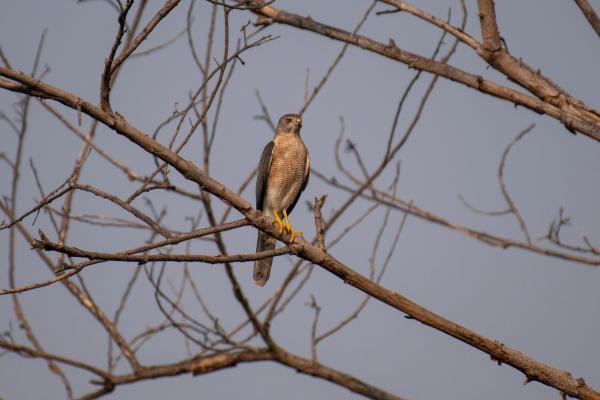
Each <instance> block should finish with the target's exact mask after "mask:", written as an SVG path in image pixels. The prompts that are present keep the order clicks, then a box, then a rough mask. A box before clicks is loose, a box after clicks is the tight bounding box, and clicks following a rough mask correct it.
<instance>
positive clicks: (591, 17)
mask: <svg viewBox="0 0 600 400" xmlns="http://www.w3.org/2000/svg"><path fill="white" fill-rule="evenodd" d="M575 3H577V6H578V7H579V9H580V10H581V12H582V13H583V15H585V17H586V18H587V20H588V22H589V23H590V25H591V26H592V28H594V30H595V31H596V33H597V34H598V36H600V18H598V14H596V11H594V8H593V7H592V5H591V4H590V3H589V2H588V1H587V0H575Z"/></svg>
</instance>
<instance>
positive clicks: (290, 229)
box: [283, 210, 302, 242]
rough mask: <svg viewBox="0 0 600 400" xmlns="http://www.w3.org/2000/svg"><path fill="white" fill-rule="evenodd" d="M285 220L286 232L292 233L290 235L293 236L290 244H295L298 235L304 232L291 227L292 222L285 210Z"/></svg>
mask: <svg viewBox="0 0 600 400" xmlns="http://www.w3.org/2000/svg"><path fill="white" fill-rule="evenodd" d="M283 218H284V219H285V230H287V231H288V232H289V233H290V235H291V238H290V242H293V241H294V238H295V237H296V235H297V234H298V233H302V232H300V231H295V230H293V229H292V226H291V225H290V221H289V219H288V215H287V210H283Z"/></svg>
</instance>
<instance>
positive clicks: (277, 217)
mask: <svg viewBox="0 0 600 400" xmlns="http://www.w3.org/2000/svg"><path fill="white" fill-rule="evenodd" d="M284 215H285V211H284ZM273 216H274V217H275V221H273V223H274V224H277V225H279V234H280V235H281V233H282V232H283V227H284V226H285V225H284V223H283V221H282V220H281V217H279V214H278V213H277V210H273Z"/></svg>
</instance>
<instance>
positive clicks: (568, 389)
mask: <svg viewBox="0 0 600 400" xmlns="http://www.w3.org/2000/svg"><path fill="white" fill-rule="evenodd" d="M0 75H2V76H5V77H6V78H9V79H11V80H14V81H16V82H18V84H16V85H17V86H15V85H14V84H11V85H8V86H9V87H11V88H13V89H14V90H15V91H19V92H24V93H27V94H30V95H34V96H38V97H46V98H51V99H54V100H56V101H59V102H61V103H62V104H64V105H66V106H68V107H70V108H72V109H77V107H78V106H79V107H80V108H81V110H82V112H84V113H86V114H88V115H89V116H91V117H92V118H94V119H96V120H98V121H99V122H101V123H103V124H105V125H106V126H108V127H110V128H111V129H113V130H114V131H115V132H116V133H118V134H119V135H122V136H124V137H125V138H127V139H128V140H130V141H132V142H133V143H135V144H137V145H138V146H140V147H141V148H143V149H144V150H145V151H147V152H150V153H151V154H154V155H156V156H157V157H159V158H160V159H162V160H163V161H164V162H167V163H169V164H170V165H171V166H172V167H173V168H175V169H176V170H178V171H179V172H180V173H181V174H182V175H183V176H184V177H185V178H187V179H188V180H191V181H193V182H196V183H197V184H198V185H200V187H201V188H202V189H203V190H205V191H207V192H209V193H211V194H213V195H214V196H216V197H218V198H219V199H221V200H222V201H223V202H225V203H227V204H230V205H231V206H233V207H235V208H236V209H237V210H238V211H239V212H240V213H242V214H243V215H244V216H245V217H246V218H247V219H248V220H249V221H250V222H251V223H252V225H254V226H255V227H257V228H258V229H260V230H261V231H263V232H265V233H268V234H270V235H271V236H273V237H275V238H277V239H279V240H281V241H284V242H285V241H287V240H288V238H287V236H284V235H281V234H279V233H278V231H277V230H276V229H275V228H274V227H273V225H272V219H271V218H270V217H269V216H268V215H267V214H265V213H262V212H260V211H258V210H255V209H254V208H252V206H251V205H250V203H249V202H248V201H246V200H245V199H243V198H242V197H241V196H239V195H238V194H237V193H235V192H234V191H232V190H230V189H229V188H227V187H225V186H224V185H223V184H221V183H220V182H218V181H217V180H215V179H213V178H211V177H210V176H208V175H207V174H206V173H205V172H204V171H202V170H200V169H199V168H198V167H197V166H196V165H194V164H193V163H192V162H190V161H188V160H186V159H184V158H182V157H181V156H179V155H177V154H175V153H174V152H172V151H170V150H169V149H168V148H166V147H165V146H163V145H161V144H160V143H158V142H156V141H155V140H153V139H151V138H150V137H149V136H148V135H145V134H144V133H143V132H141V131H140V130H138V129H137V128H135V127H134V126H133V125H131V124H130V123H129V122H128V121H127V120H126V119H125V118H124V117H123V116H121V115H119V114H114V113H109V112H105V111H103V110H102V109H101V108H100V107H98V106H95V105H93V104H92V103H90V102H88V101H85V100H82V99H81V98H79V97H77V96H75V95H73V94H71V93H69V92H66V91H64V90H61V89H59V88H56V87H54V86H51V85H49V84H47V83H44V82H42V81H40V80H38V79H35V78H32V77H30V76H27V75H26V74H24V73H22V72H16V71H13V70H10V69H8V68H0ZM4 86H7V85H4ZM290 246H291V249H292V250H293V252H294V253H295V254H297V255H298V256H299V257H301V258H303V259H305V260H307V261H310V262H312V263H314V264H318V265H320V266H321V267H323V268H324V269H326V270H327V271H329V272H330V273H332V274H334V275H336V276H337V277H339V278H340V279H342V280H343V281H344V282H346V283H348V284H350V285H352V286H354V287H356V288H357V289H359V290H361V291H363V292H364V293H366V294H368V295H370V296H372V297H374V298H376V299H378V300H380V301H381V302H383V303H385V304H388V305H389V306H391V307H393V308H395V309H397V310H399V311H401V312H403V313H405V314H407V315H409V316H411V317H412V318H414V319H416V320H418V321H420V322H422V323H423V324H425V325H428V326H431V327H433V328H435V329H437V330H439V331H441V332H444V333H446V334H448V335H450V336H452V337H454V338H456V339H458V340H460V341H462V342H464V343H466V344H468V345H470V346H472V347H474V348H476V349H479V350H481V351H483V352H485V353H486V354H489V355H490V357H491V358H492V359H493V360H496V361H497V362H499V363H506V364H508V365H511V366H512V367H514V368H516V369H517V370H519V371H521V372H522V373H524V374H525V376H526V378H527V379H528V380H529V381H533V380H535V381H539V382H541V383H544V384H546V385H549V386H552V387H554V388H556V389H557V390H559V391H561V392H562V393H565V394H566V395H568V396H572V397H577V398H580V399H584V400H588V399H595V400H598V399H600V393H598V392H597V391H595V390H594V389H592V388H591V387H589V386H587V385H586V384H585V382H584V381H583V380H582V379H574V378H573V377H572V376H571V374H570V373H568V372H566V371H561V370H559V369H556V368H553V367H551V366H549V365H546V364H543V363H541V362H539V361H537V360H535V359H533V358H531V357H529V356H527V355H525V354H523V353H521V352H519V351H517V350H515V349H512V348H510V347H508V346H505V345H504V344H503V343H500V342H498V341H495V340H492V339H489V338H487V337H484V336H482V335H479V334H477V333H476V332H474V331H471V330H469V329H467V328H465V327H463V326H461V325H459V324H456V323H454V322H452V321H449V320H447V319H445V318H443V317H441V316H439V315H437V314H435V313H433V312H431V311H429V310H427V309H425V308H424V307H421V306H419V305H418V304H416V303H414V302H412V301H411V300H409V299H408V298H406V297H404V296H402V295H400V294H399V293H396V292H394V291H392V290H389V289H386V288H384V287H382V286H380V285H377V284H376V283H374V282H372V281H371V280H369V279H367V278H366V277H364V276H362V275H360V274H358V273H357V272H355V271H353V270H352V269H350V268H349V267H348V266H346V265H345V264H343V263H342V262H340V261H339V260H337V259H336V258H335V257H333V256H332V255H330V254H328V253H326V252H324V251H323V250H321V249H319V248H318V247H317V246H313V245H311V244H310V243H308V242H306V241H305V240H304V239H302V238H301V237H296V239H295V240H294V242H293V243H291V244H290ZM130 361H131V360H130ZM133 361H134V362H135V361H136V360H135V358H133ZM134 365H135V364H134ZM136 366H137V365H136ZM134 369H135V370H139V367H138V368H134Z"/></svg>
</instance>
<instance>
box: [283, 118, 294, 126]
mask: <svg viewBox="0 0 600 400" xmlns="http://www.w3.org/2000/svg"><path fill="white" fill-rule="evenodd" d="M283 122H285V123H286V124H288V125H289V124H291V123H292V119H291V118H285V119H284V120H283Z"/></svg>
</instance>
